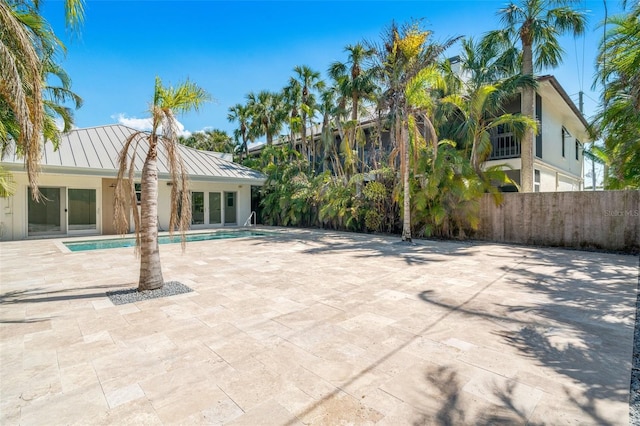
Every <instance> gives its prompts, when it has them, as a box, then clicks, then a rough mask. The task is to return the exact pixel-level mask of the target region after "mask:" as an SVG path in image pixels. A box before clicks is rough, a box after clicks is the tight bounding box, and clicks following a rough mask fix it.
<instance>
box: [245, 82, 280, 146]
mask: <svg viewBox="0 0 640 426" xmlns="http://www.w3.org/2000/svg"><path fill="white" fill-rule="evenodd" d="M247 108H249V113H250V115H251V127H250V128H249V134H250V135H252V136H253V137H260V136H262V135H265V136H266V138H267V145H272V144H273V137H274V136H275V135H277V134H278V133H279V132H280V129H282V124H283V123H284V109H283V105H282V96H281V95H280V94H278V93H274V92H269V91H267V90H262V91H260V92H259V93H258V94H255V93H253V92H251V93H249V94H248V95H247Z"/></svg>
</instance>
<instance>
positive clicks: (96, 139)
mask: <svg viewBox="0 0 640 426" xmlns="http://www.w3.org/2000/svg"><path fill="white" fill-rule="evenodd" d="M136 133H138V134H139V135H140V137H139V138H138V140H137V142H138V143H139V146H138V149H137V152H136V155H135V160H134V161H135V170H136V171H137V172H140V171H142V166H143V164H144V153H145V152H146V150H147V149H148V146H149V145H148V142H147V139H146V136H148V134H149V133H147V132H140V131H138V130H135V129H132V128H130V127H127V126H123V125H121V124H113V125H106V126H99V127H91V128H86V129H76V130H72V131H70V132H68V133H64V134H63V135H62V137H61V139H60V144H59V147H58V150H57V151H54V150H53V145H52V144H50V143H47V144H45V145H44V148H43V150H42V159H41V163H40V164H41V166H42V168H43V170H45V171H46V169H47V167H48V166H57V167H62V168H67V169H93V170H95V171H96V172H99V171H101V170H104V172H105V174H108V175H113V174H114V173H117V170H118V157H119V154H120V151H121V150H122V148H123V147H124V144H125V142H126V140H127V139H128V138H129V137H131V136H132V135H134V134H136ZM135 144H136V141H134V142H133V143H132V144H131V145H132V146H131V147H130V150H129V159H130V160H131V152H132V149H133V148H134V146H135ZM178 150H179V151H180V154H181V156H182V160H183V161H184V164H185V166H186V168H187V171H188V173H189V177H190V179H192V180H194V179H195V180H199V179H198V178H201V179H203V180H204V179H211V178H214V179H215V178H221V179H224V180H235V179H240V180H252V181H264V180H265V176H264V175H263V174H262V173H260V172H258V171H255V170H252V169H250V168H248V167H244V166H242V165H240V164H236V163H233V162H230V161H227V160H224V159H223V158H220V157H219V156H217V155H216V154H214V153H212V152H208V151H199V150H196V149H193V148H189V147H186V146H183V145H179V146H178ZM2 162H3V163H5V164H11V163H13V164H22V163H23V160H22V158H20V157H18V156H17V155H15V152H8V153H7V154H5V156H4V157H3V158H2ZM158 173H159V174H161V175H162V174H165V175H166V174H168V173H169V164H168V160H167V153H166V150H165V148H164V145H163V143H162V142H160V143H159V144H158Z"/></svg>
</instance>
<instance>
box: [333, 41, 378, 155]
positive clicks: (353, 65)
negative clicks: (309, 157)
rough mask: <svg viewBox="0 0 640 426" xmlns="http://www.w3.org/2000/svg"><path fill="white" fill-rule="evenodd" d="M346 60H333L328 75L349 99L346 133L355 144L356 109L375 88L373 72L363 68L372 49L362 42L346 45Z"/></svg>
mask: <svg viewBox="0 0 640 426" xmlns="http://www.w3.org/2000/svg"><path fill="white" fill-rule="evenodd" d="M344 50H345V52H347V61H346V62H334V63H332V64H331V65H330V66H329V76H330V77H331V78H332V79H333V80H334V81H335V82H336V85H337V87H338V89H339V90H340V92H341V94H342V95H343V96H344V97H345V98H349V99H350V100H351V121H352V123H350V126H349V132H348V134H347V138H348V143H349V144H351V145H352V146H353V145H355V141H356V134H357V133H358V129H359V126H360V123H359V120H358V119H359V116H358V109H359V105H360V101H361V100H362V99H372V96H373V93H374V91H375V89H376V86H375V82H374V80H373V73H372V72H371V70H370V69H368V68H365V65H366V62H367V61H370V60H371V58H372V57H373V54H374V50H373V49H371V48H370V47H366V46H365V45H364V44H362V43H357V44H355V45H348V46H347V47H345V49H344Z"/></svg>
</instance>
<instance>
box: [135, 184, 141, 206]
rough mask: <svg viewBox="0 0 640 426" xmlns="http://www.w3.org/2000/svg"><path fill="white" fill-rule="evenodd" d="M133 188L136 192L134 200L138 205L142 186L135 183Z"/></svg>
mask: <svg viewBox="0 0 640 426" xmlns="http://www.w3.org/2000/svg"><path fill="white" fill-rule="evenodd" d="M134 186H135V190H136V200H137V201H138V205H140V202H141V201H142V184H141V183H135V184H134Z"/></svg>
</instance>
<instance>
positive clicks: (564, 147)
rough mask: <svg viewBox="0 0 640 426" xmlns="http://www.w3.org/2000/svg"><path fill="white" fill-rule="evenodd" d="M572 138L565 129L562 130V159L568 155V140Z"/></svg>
mask: <svg viewBox="0 0 640 426" xmlns="http://www.w3.org/2000/svg"><path fill="white" fill-rule="evenodd" d="M570 137H571V133H569V131H568V130H567V129H565V128H564V127H563V128H562V158H565V157H566V156H567V155H566V152H567V151H566V145H567V144H566V140H567V138H570Z"/></svg>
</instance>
